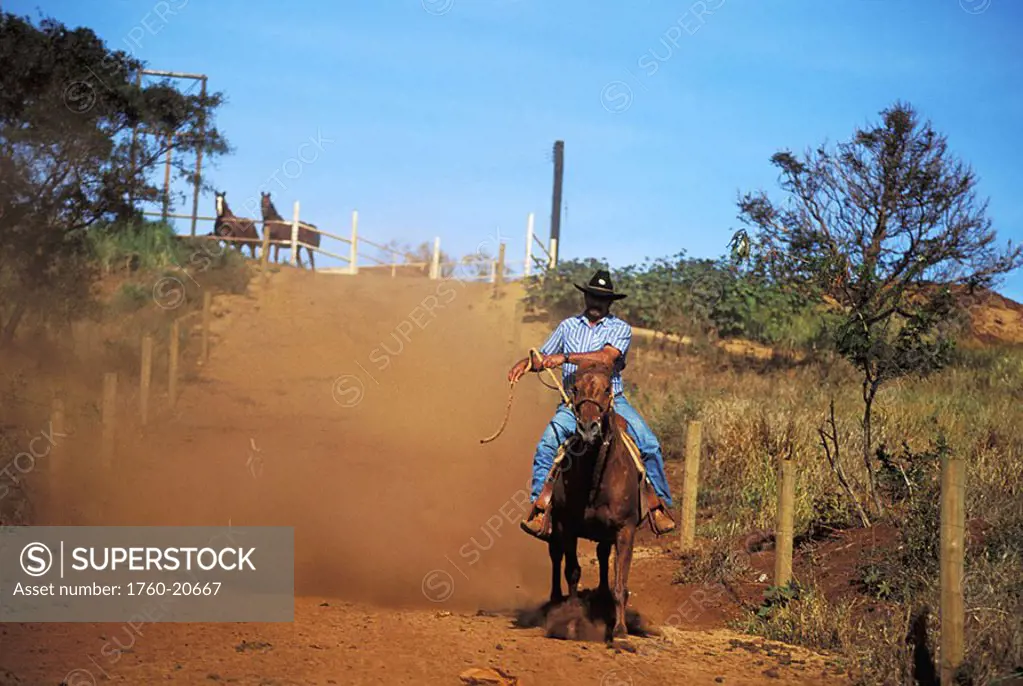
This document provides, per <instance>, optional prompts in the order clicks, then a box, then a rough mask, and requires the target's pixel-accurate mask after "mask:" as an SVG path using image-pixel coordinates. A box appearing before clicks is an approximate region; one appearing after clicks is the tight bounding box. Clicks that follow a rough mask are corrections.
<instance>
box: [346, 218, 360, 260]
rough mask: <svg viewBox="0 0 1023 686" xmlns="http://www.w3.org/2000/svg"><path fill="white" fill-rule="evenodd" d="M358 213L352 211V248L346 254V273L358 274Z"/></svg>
mask: <svg viewBox="0 0 1023 686" xmlns="http://www.w3.org/2000/svg"><path fill="white" fill-rule="evenodd" d="M358 244H359V211H358V210H352V246H351V249H350V250H349V253H348V273H350V274H358V273H359V263H358V259H359V257H358V256H359V251H358Z"/></svg>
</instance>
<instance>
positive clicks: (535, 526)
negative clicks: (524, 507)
mask: <svg viewBox="0 0 1023 686" xmlns="http://www.w3.org/2000/svg"><path fill="white" fill-rule="evenodd" d="M556 472H557V466H555V467H552V468H551V472H550V474H548V475H547V480H546V481H544V484H543V488H542V489H541V490H540V495H538V496H537V497H536V502H534V503H533V509H532V510H530V511H529V516H528V517H526V518H525V519H523V520H522V521H521V522H519V526H520V527H521V528H522V530H523V531H525V532H526V533H527V534H529V535H530V536H535V537H536V538H539V539H540V540H541V541H546V540H547V539H548V538H549V537H550V535H551V518H550V514H549V513H548V510H549V509H550V506H551V496H552V495H553V494H554V480H555V477H556V476H557V474H556Z"/></svg>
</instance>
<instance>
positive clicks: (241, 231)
mask: <svg viewBox="0 0 1023 686" xmlns="http://www.w3.org/2000/svg"><path fill="white" fill-rule="evenodd" d="M216 203H217V219H216V222H214V224H213V234H214V235H215V236H219V237H220V238H223V239H224V240H225V242H228V243H231V242H236V243H241V245H238V246H237V247H238V250H239V252H240V251H242V250H243V249H244V248H245V245H246V244H247V245H248V246H249V250H250V251H251V252H252V259H256V243H257V242H258V241H259V231H258V230H257V229H256V223H255V222H254V221H252V220H251V219H246V218H245V217H236V216H235V215H234V213H233V212H232V211H231V208H230V207H228V205H227V192H226V191H224V192H219V193H217V194H216ZM237 238H242V239H247V240H245V241H232V239H237Z"/></svg>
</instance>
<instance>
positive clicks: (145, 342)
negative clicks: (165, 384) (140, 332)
mask: <svg viewBox="0 0 1023 686" xmlns="http://www.w3.org/2000/svg"><path fill="white" fill-rule="evenodd" d="M152 379H153V337H152V336H150V335H148V334H147V335H145V336H143V337H142V370H141V374H140V378H139V413H140V414H141V417H142V426H145V425H146V424H147V423H148V422H149V385H150V382H151V381H152Z"/></svg>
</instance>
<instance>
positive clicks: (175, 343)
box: [167, 320, 181, 410]
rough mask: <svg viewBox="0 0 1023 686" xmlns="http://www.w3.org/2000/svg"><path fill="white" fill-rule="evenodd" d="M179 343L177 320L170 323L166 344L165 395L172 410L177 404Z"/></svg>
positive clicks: (179, 330) (179, 331) (179, 332)
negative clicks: (167, 354)
mask: <svg viewBox="0 0 1023 686" xmlns="http://www.w3.org/2000/svg"><path fill="white" fill-rule="evenodd" d="M180 344H181V329H180V324H179V323H178V322H177V320H175V321H174V323H173V324H171V332H170V341H169V345H168V350H169V355H170V357H169V359H168V361H167V396H168V398H169V400H170V406H171V409H172V410H173V409H174V407H175V406H176V405H177V404H178V351H179V346H180Z"/></svg>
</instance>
